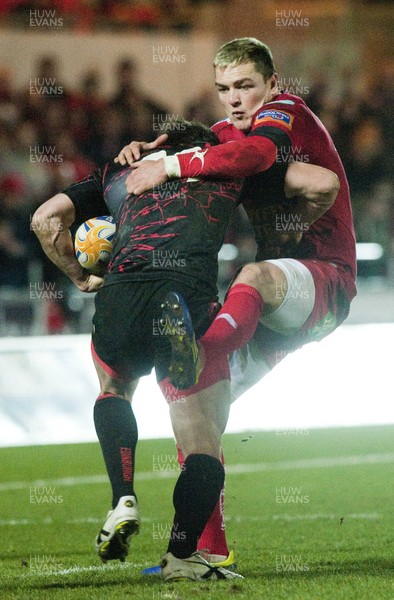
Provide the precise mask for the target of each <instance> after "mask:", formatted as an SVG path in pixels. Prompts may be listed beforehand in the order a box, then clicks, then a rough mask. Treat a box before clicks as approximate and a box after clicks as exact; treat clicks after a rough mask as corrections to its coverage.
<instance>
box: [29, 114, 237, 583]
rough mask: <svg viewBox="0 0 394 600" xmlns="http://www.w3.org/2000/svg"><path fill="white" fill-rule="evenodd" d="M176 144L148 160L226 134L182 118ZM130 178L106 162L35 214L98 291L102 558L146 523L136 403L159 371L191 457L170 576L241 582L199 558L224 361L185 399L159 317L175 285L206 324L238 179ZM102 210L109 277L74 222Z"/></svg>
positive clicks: (75, 276)
mask: <svg viewBox="0 0 394 600" xmlns="http://www.w3.org/2000/svg"><path fill="white" fill-rule="evenodd" d="M168 143H170V144H171V147H166V148H163V149H162V150H160V151H159V152H158V153H157V152H156V153H155V155H153V154H150V155H149V158H150V159H154V158H156V157H160V158H161V157H162V156H163V155H166V154H171V153H172V154H173V153H175V152H176V151H182V150H183V149H185V148H189V149H190V148H192V147H196V151H200V150H201V149H202V148H204V147H205V146H206V145H207V144H208V145H209V144H215V143H217V139H216V136H215V135H214V134H213V133H212V132H211V131H210V130H209V129H208V128H205V127H204V126H200V125H198V124H188V123H187V122H179V123H178V124H173V131H172V132H170V139H169V141H168ZM128 173H129V168H128V167H127V168H124V167H122V166H120V165H113V164H107V165H105V166H104V168H101V169H97V170H96V171H94V172H93V173H92V174H91V175H90V176H89V177H87V178H86V179H84V180H83V181H80V182H79V183H76V184H73V185H71V186H69V187H68V188H66V189H65V190H64V191H63V192H62V193H59V194H57V195H56V196H54V197H53V198H51V199H50V200H48V201H47V202H46V203H44V204H43V205H42V206H41V207H40V208H39V209H38V210H37V211H36V213H35V215H34V218H33V222H34V224H35V231H36V233H37V235H38V237H39V240H40V242H41V245H42V247H43V249H44V251H45V252H46V254H47V255H48V257H49V258H50V259H51V260H52V261H53V262H54V263H55V264H56V265H57V266H58V267H59V268H60V269H61V270H62V271H63V272H64V273H65V274H66V275H68V276H69V278H70V279H71V280H72V281H73V282H74V283H75V285H76V286H77V287H78V288H79V289H80V290H82V291H86V292H92V291H97V290H99V291H98V293H97V295H96V298H95V304H96V312H95V315H94V317H93V334H92V354H93V360H94V364H95V367H96V370H97V373H98V377H99V381H100V395H99V396H98V398H97V400H96V403H95V408H94V422H95V427H96V432H97V435H98V438H99V441H100V445H101V448H102V452H103V456H104V460H105V464H106V467H107V471H108V475H109V479H110V482H111V486H112V494H113V499H112V509H111V510H110V511H109V513H108V515H107V518H106V521H105V523H104V526H103V528H102V530H101V531H100V533H99V535H98V536H97V540H96V545H97V551H98V554H99V556H100V558H101V559H102V560H104V561H107V560H111V559H120V560H124V559H125V556H126V555H127V553H128V545H129V538H130V536H131V535H132V534H134V533H137V532H138V530H139V525H140V518H139V513H138V506H137V500H136V495H135V491H134V485H133V480H134V458H135V449H136V444H137V439H138V430H137V423H136V419H135V417H134V414H133V410H132V407H131V400H132V396H133V392H134V391H135V389H136V387H137V384H138V381H139V378H140V377H142V376H144V375H147V374H149V373H150V372H151V370H152V369H153V367H154V368H155V370H156V377H157V380H158V382H159V384H160V387H161V389H162V391H163V394H164V396H166V398H167V400H168V402H169V403H170V405H171V414H172V412H173V411H175V412H176V414H177V428H176V429H175V436H176V438H177V441H178V444H179V445H180V447H181V449H182V452H183V454H184V456H185V458H186V460H185V465H184V468H183V470H182V472H181V474H180V476H179V479H178V481H177V483H176V486H175V490H174V507H175V516H174V523H173V530H172V534H171V537H170V542H169V546H168V551H167V554H166V555H165V557H164V559H163V563H162V565H163V566H162V573H163V577H164V579H165V580H171V579H175V578H179V577H184V578H189V579H194V580H199V579H207V578H212V579H224V578H234V577H237V575H236V574H235V573H231V572H229V571H227V570H226V569H223V568H219V567H215V566H212V565H210V564H209V563H208V562H207V561H205V560H204V559H203V558H202V557H201V555H200V554H198V553H196V549H197V540H198V538H199V537H200V535H201V533H202V531H203V529H204V526H205V524H206V522H207V521H208V519H209V517H210V515H211V513H212V511H213V509H214V507H215V505H216V504H217V502H218V499H219V494H220V491H221V489H222V486H223V482H224V468H223V466H222V463H221V460H220V448H221V435H222V433H223V432H224V429H225V426H226V422H227V417H228V412H229V405H230V393H229V369H228V363H227V359H226V358H224V359H223V358H221V359H219V360H216V359H215V357H213V356H212V357H209V366H208V365H207V368H205V369H204V372H203V373H202V375H201V377H200V381H199V384H198V389H195V390H194V393H193V394H191V395H189V396H187V397H186V396H184V397H182V395H181V394H178V395H176V396H173V395H171V394H170V393H169V392H168V390H172V387H171V386H169V385H167V375H168V365H169V361H170V354H171V345H170V343H169V341H168V337H169V335H170V334H171V333H174V331H175V332H177V327H176V323H174V324H173V325H174V329H173V330H171V331H170V329H171V327H170V328H169V330H168V331H165V330H163V327H162V326H161V324H160V321H159V317H160V314H161V309H160V307H161V304H162V303H163V301H164V300H165V298H166V297H168V295H169V294H170V297H171V292H172V290H176V291H177V292H178V293H180V294H181V295H182V296H183V298H185V300H186V301H187V303H188V306H189V309H190V314H191V318H192V320H193V325H194V327H195V330H196V334H197V336H201V335H202V334H203V333H204V332H205V331H206V330H207V329H208V327H209V324H210V322H211V319H212V317H213V316H214V315H213V314H211V312H212V308H213V307H215V303H216V301H217V288H216V280H217V255H218V252H219V249H220V246H221V244H222V242H223V238H224V234H225V230H226V226H227V223H228V220H229V217H230V215H231V212H232V210H233V207H234V206H235V204H236V202H237V200H238V195H239V192H240V187H241V182H240V181H235V180H228V181H224V180H221V181H209V182H208V181H203V180H200V181H199V180H196V179H193V180H187V179H183V180H179V181H178V182H176V183H175V185H174V182H170V183H169V184H165V185H164V186H159V187H157V188H156V189H154V190H151V191H149V192H147V193H145V194H142V195H141V196H133V195H131V194H128V193H127V191H126V187H125V180H126V177H127V175H128ZM104 214H111V215H112V216H113V217H114V219H115V221H116V224H117V234H116V237H115V240H114V248H113V254H112V259H111V262H110V264H109V266H108V269H107V272H106V274H105V276H104V278H100V277H98V276H95V275H91V274H89V273H87V272H86V271H84V270H83V269H82V267H81V266H80V265H79V263H78V261H77V260H76V258H75V254H74V250H73V244H72V238H71V235H70V232H69V228H70V227H71V226H72V225H78V224H80V223H82V222H84V221H85V220H87V219H88V218H92V217H95V216H99V215H104ZM44 224H46V225H48V226H46V227H44V226H43V225H44ZM178 333H179V331H178ZM167 334H169V335H167Z"/></svg>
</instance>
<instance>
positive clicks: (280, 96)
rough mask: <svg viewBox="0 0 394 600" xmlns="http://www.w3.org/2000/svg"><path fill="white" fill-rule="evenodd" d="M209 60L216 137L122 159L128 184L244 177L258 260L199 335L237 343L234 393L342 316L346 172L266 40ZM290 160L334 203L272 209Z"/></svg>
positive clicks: (233, 45) (349, 271)
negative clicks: (154, 158)
mask: <svg viewBox="0 0 394 600" xmlns="http://www.w3.org/2000/svg"><path fill="white" fill-rule="evenodd" d="M214 68H215V84H216V87H217V90H218V93H219V99H220V101H221V102H222V104H223V106H224V108H225V111H226V114H227V119H225V120H223V121H221V122H219V123H217V124H216V125H215V126H214V127H213V130H214V131H215V132H216V133H217V135H218V136H219V139H220V140H221V141H222V142H223V144H222V145H221V146H217V147H215V148H210V149H208V150H204V151H203V152H194V153H192V154H185V155H183V156H180V157H176V158H175V159H174V158H173V157H169V159H166V160H165V161H161V162H159V163H157V164H155V165H153V164H149V163H146V164H145V165H142V164H141V163H139V162H137V163H133V160H134V158H136V159H138V154H139V146H138V144H135V145H134V146H133V144H131V145H130V146H129V147H126V148H124V149H123V151H122V152H121V153H120V155H119V159H120V161H121V162H125V161H126V160H127V161H128V162H129V163H132V164H131V166H132V168H133V173H132V174H131V175H130V176H129V178H128V182H127V185H128V190H129V191H134V192H141V191H143V190H144V189H146V188H149V187H151V186H152V185H154V184H157V183H159V182H162V181H166V180H167V178H168V177H178V176H182V177H183V176H199V175H201V176H204V177H217V176H220V175H223V174H226V175H227V176H228V175H231V176H234V177H235V176H237V177H247V183H246V186H245V189H244V193H243V204H244V206H245V209H246V211H247V213H248V215H249V217H250V219H251V222H252V225H253V228H254V231H255V235H256V241H257V244H258V252H257V257H256V262H255V263H251V264H248V265H246V266H245V267H244V268H243V269H242V270H241V271H240V273H239V274H238V275H237V277H236V278H235V280H234V282H233V284H232V286H231V288H230V291H229V292H228V294H227V298H226V301H225V302H224V305H223V308H222V310H221V311H220V312H219V314H218V315H217V317H216V319H215V321H214V322H213V324H212V325H211V327H210V328H209V330H208V332H207V333H206V334H205V335H204V336H203V338H202V339H201V340H200V342H201V346H200V348H201V347H202V354H203V353H204V350H208V349H209V350H210V351H212V349H214V348H215V349H216V351H217V352H227V353H229V354H230V353H231V352H233V351H235V350H237V349H239V348H240V347H242V346H243V347H244V348H243V351H242V353H243V357H241V358H239V356H237V354H235V356H234V361H233V362H234V364H235V368H234V369H232V387H233V395H234V396H235V397H236V396H238V395H239V394H240V393H242V392H243V391H245V390H246V389H248V387H251V386H252V385H253V384H254V383H256V381H258V380H259V379H260V378H261V377H263V376H264V375H265V374H266V373H267V371H268V370H269V369H270V368H272V367H273V366H275V364H277V363H278V362H279V360H281V358H283V357H284V356H285V355H286V354H287V353H289V352H291V351H293V350H295V349H296V348H298V347H300V346H302V345H303V344H305V343H307V342H311V341H314V340H320V339H322V338H323V337H324V336H326V335H328V334H329V333H331V332H332V331H334V329H335V328H336V327H338V325H340V323H342V322H343V320H344V319H345V318H346V316H347V315H348V312H349V306H350V302H351V300H352V299H353V297H354V296H355V294H356V286H355V277H356V258H355V236H354V229H353V223H352V212H351V205H350V197H349V188H348V184H347V180H346V175H345V172H344V169H343V165H342V162H341V160H340V157H339V156H338V153H337V151H336V149H335V146H334V144H333V142H332V140H331V137H330V135H329V134H328V132H327V130H326V129H325V127H324V125H323V124H322V123H321V122H320V121H319V119H318V118H317V117H316V115H314V114H313V113H312V111H311V110H310V109H309V108H308V107H307V106H306V104H305V102H304V101H303V100H302V99H301V98H299V97H297V96H294V95H292V94H288V93H286V92H283V91H281V90H280V89H279V86H278V77H277V74H276V71H275V68H274V64H273V59H272V54H271V51H270V50H269V48H268V47H267V46H266V45H265V44H263V43H262V42H260V41H258V40H256V39H254V38H241V39H237V40H233V41H232V42H229V43H227V44H224V45H223V46H222V47H221V48H220V49H219V51H218V52H217V55H216V57H215V60H214ZM225 142H231V143H225ZM291 159H293V160H295V161H297V160H299V161H303V162H308V163H311V164H314V165H320V166H322V167H326V168H327V169H330V170H331V171H332V172H334V173H335V174H336V176H337V178H338V183H339V191H338V195H337V197H336V199H335V202H332V196H330V195H329V194H327V203H325V202H324V201H321V199H322V197H323V200H324V194H323V196H320V201H319V202H317V201H316V197H315V196H314V195H313V194H312V195H309V197H308V196H305V197H303V198H302V197H301V196H302V194H301V193H300V197H299V200H298V202H295V203H294V204H290V205H286V206H284V205H283V204H281V203H279V204H278V206H277V208H275V206H274V204H275V198H277V197H278V194H281V193H282V190H283V186H282V187H281V186H280V185H278V182H279V183H280V182H281V181H283V170H282V172H281V168H280V167H281V163H284V162H288V161H289V160H291ZM305 166H307V165H305ZM300 168H301V169H302V167H300ZM300 177H301V178H302V170H301V172H300ZM303 189H304V188H303V186H302V185H300V190H301V191H302V190H303ZM273 199H274V202H273ZM289 223H290V224H292V225H293V228H291V227H290V226H289ZM297 225H298V227H296V226H297ZM289 242H292V243H289ZM261 303H262V304H261ZM261 306H263V308H261ZM247 342H249V344H248V346H245V344H246V343H247ZM185 364H190V361H186V363H185ZM196 369H198V363H196ZM173 381H174V383H176V378H174V379H173ZM217 535H218V537H220V535H221V534H220V531H219V529H218V528H217Z"/></svg>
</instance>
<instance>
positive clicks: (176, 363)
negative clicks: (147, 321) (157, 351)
mask: <svg viewBox="0 0 394 600" xmlns="http://www.w3.org/2000/svg"><path fill="white" fill-rule="evenodd" d="M161 308H162V311H163V313H162V319H161V324H162V325H163V326H164V327H165V331H166V333H167V334H168V335H169V338H170V342H171V349H172V353H171V361H170V366H169V370H168V371H169V374H168V378H169V380H170V383H172V385H174V386H175V387H177V388H178V389H180V390H186V389H188V388H190V387H192V386H193V385H196V383H198V378H199V376H200V373H201V370H202V367H201V360H200V351H199V348H198V345H197V342H196V338H195V335H194V330H193V324H192V320H191V316H190V313H189V309H188V308H187V305H186V302H185V300H184V299H183V297H182V296H181V294H178V293H177V292H169V293H168V294H167V296H166V299H165V301H164V303H163V304H162V305H161Z"/></svg>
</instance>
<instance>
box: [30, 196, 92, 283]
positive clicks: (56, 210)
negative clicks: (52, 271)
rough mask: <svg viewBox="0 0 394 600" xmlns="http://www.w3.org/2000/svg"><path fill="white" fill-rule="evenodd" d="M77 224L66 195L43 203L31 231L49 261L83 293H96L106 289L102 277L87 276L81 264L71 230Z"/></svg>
mask: <svg viewBox="0 0 394 600" xmlns="http://www.w3.org/2000/svg"><path fill="white" fill-rule="evenodd" d="M74 220H75V207H74V204H73V203H72V202H71V200H70V198H69V197H68V196H67V195H66V194H63V193H60V194H56V196H53V197H52V198H50V199H49V200H47V202H44V204H42V205H41V206H40V207H39V208H38V209H37V210H36V212H35V213H34V215H33V219H32V228H33V230H34V232H35V234H36V236H37V237H38V239H39V242H40V244H41V246H42V249H43V250H44V252H45V254H46V255H47V256H48V258H49V259H50V260H51V261H52V262H53V263H54V264H55V265H56V266H57V267H58V268H59V269H60V270H61V271H63V273H64V274H65V275H67V277H68V278H69V279H71V281H72V282H73V283H74V284H75V285H76V286H77V288H78V289H79V290H81V291H82V292H96V291H97V290H98V289H99V288H101V287H102V285H103V279H102V277H98V276H96V275H92V274H91V273H88V272H87V271H86V270H85V269H83V268H82V267H81V265H80V264H79V262H78V260H77V258H76V256H75V252H74V245H73V242H72V237H71V233H70V227H71V225H72V224H73V223H74Z"/></svg>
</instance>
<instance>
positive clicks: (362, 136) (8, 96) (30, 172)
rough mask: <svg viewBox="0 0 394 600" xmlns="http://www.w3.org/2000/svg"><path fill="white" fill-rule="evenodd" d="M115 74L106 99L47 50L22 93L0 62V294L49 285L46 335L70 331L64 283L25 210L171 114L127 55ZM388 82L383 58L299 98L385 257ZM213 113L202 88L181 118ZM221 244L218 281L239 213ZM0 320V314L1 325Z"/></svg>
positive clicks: (389, 229) (391, 228) (360, 232)
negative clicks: (373, 68) (368, 73)
mask: <svg viewBox="0 0 394 600" xmlns="http://www.w3.org/2000/svg"><path fill="white" fill-rule="evenodd" d="M36 72H37V71H36ZM115 78H116V81H115V85H114V93H113V95H112V97H110V98H104V96H103V94H102V92H101V81H100V76H99V73H98V72H96V71H89V72H87V73H85V75H84V76H83V78H82V79H81V82H80V86H79V88H78V89H73V90H70V89H68V88H67V86H64V85H63V84H62V74H61V73H59V72H58V67H57V63H56V59H55V58H53V57H49V56H46V57H43V58H42V59H41V60H40V64H39V66H38V76H37V78H36V80H35V82H34V85H33V88H32V86H31V85H30V88H29V89H25V90H22V91H16V90H15V89H14V88H13V85H12V77H11V74H10V73H9V72H8V71H7V70H5V69H3V70H1V69H0V264H1V269H0V298H1V294H2V292H5V291H6V292H9V291H10V290H11V291H12V290H14V291H15V290H20V291H22V290H24V291H26V289H27V290H29V288H30V289H31V286H32V282H33V283H34V285H35V286H37V285H38V283H39V282H44V285H45V282H48V285H49V284H51V285H52V284H53V285H55V288H56V289H57V290H58V291H61V292H62V293H58V294H57V296H56V294H55V295H54V294H52V296H53V297H52V298H50V299H51V300H52V302H51V303H50V310H48V319H49V321H48V324H47V325H48V327H47V329H48V330H49V331H52V332H58V331H65V330H67V327H68V328H70V327H71V330H72V328H73V326H72V312H73V311H72V302H71V303H70V302H69V301H68V294H69V293H70V294H72V290H70V285H69V282H67V281H65V280H64V279H63V277H62V275H61V273H60V272H59V271H58V270H57V269H56V268H55V267H53V266H52V264H51V263H50V262H49V261H48V260H46V259H44V257H43V253H42V251H41V249H40V247H39V245H38V243H37V241H36V237H35V235H34V234H33V232H32V231H31V227H30V223H31V216H32V214H33V213H34V211H35V209H36V207H37V206H38V205H39V204H40V203H42V202H43V201H45V200H46V199H48V198H49V197H51V196H52V195H53V194H54V193H56V192H58V191H59V190H61V189H63V188H64V187H66V186H67V185H69V184H70V183H72V182H74V181H76V180H79V179H81V178H83V177H84V176H86V175H87V174H88V173H89V172H90V171H91V170H92V169H93V168H94V167H95V165H96V164H99V163H103V162H106V161H108V160H112V159H113V158H114V157H115V156H116V155H117V153H118V151H119V149H121V148H122V147H123V146H124V145H125V144H126V143H128V142H130V141H131V140H132V139H137V140H138V139H145V140H151V139H153V138H154V137H156V135H155V132H153V131H152V129H153V128H152V123H157V122H160V119H161V118H162V119H163V120H165V119H166V115H167V118H168V115H171V110H170V109H169V107H166V106H162V105H161V104H160V103H159V102H157V101H156V100H155V98H154V96H153V95H152V96H147V95H146V94H145V93H143V92H142V91H141V89H140V85H139V83H138V78H137V67H136V63H135V62H134V60H133V59H131V58H125V59H122V60H121V61H119V63H118V64H117V67H116V69H115ZM393 81H394V78H393V68H392V66H390V65H389V64H382V66H381V71H380V72H379V73H375V74H374V75H373V76H372V77H370V78H368V77H364V78H362V77H358V79H357V81H356V80H354V79H353V77H352V74H349V73H346V72H344V73H343V74H342V77H341V79H340V90H339V92H338V81H337V82H336V89H335V94H334V93H333V91H332V89H331V87H330V82H329V81H328V80H325V79H323V78H322V77H316V79H315V83H314V87H311V89H310V90H308V94H307V95H306V96H305V98H304V99H305V100H306V102H307V104H308V105H309V106H310V107H311V108H312V110H314V111H315V112H316V114H317V115H319V116H320V118H321V119H322V121H323V122H324V123H325V124H326V126H327V127H328V129H329V131H330V133H331V135H332V136H333V139H334V141H335V143H336V146H337V148H338V150H339V153H340V155H341V157H342V159H343V162H344V164H345V168H346V171H347V174H348V178H349V183H350V187H351V192H352V202H353V208H354V216H355V224H356V232H357V237H358V241H364V242H377V243H379V244H381V246H382V247H383V249H384V251H385V253H386V255H387V256H388V257H390V256H391V257H392V256H393V255H394V245H393V240H394V182H393V173H392V169H391V164H390V161H392V158H391V157H392V152H393V146H394V131H393V128H394V115H393V110H394V102H393V99H394V89H393V88H394V83H393ZM48 82H56V85H53V86H51V85H49V84H48ZM290 91H291V90H290ZM152 94H153V92H152ZM216 110H217V109H216V107H215V103H214V96H212V92H211V91H206V92H204V93H203V95H202V96H201V97H199V98H197V97H196V98H195V100H194V101H193V103H192V104H191V105H189V106H185V107H184V116H185V117H186V118H189V119H190V118H195V119H198V120H200V121H202V122H205V123H206V124H207V125H211V124H212V123H213V122H214V121H215V120H216V118H217V112H216ZM227 241H228V242H231V243H233V244H235V245H236V246H238V248H239V255H238V259H237V260H236V261H235V262H232V263H231V265H232V266H231V269H227V270H226V269H225V270H224V279H225V278H226V277H230V276H231V274H232V270H233V269H234V267H236V266H237V263H240V262H243V261H245V260H252V259H253V251H254V246H253V241H252V238H251V235H250V229H249V227H248V224H247V222H246V220H243V219H242V218H240V217H239V216H237V219H236V221H234V223H233V225H232V227H231V228H230V230H229V234H228V240H227ZM45 290H49V288H45V289H44V291H45ZM41 291H43V290H41ZM63 292H64V293H63ZM48 296H50V294H49V293H48ZM11 297H12V296H11ZM35 297H37V295H36V296H35ZM0 304H1V300H0ZM74 304H75V298H74ZM70 306H71V308H70ZM31 313H32V311H31V306H30V305H29V303H27V308H26V311H25V312H23V311H22V317H21V319H22V321H23V322H25V321H26V320H29V319H30V318H32V314H31ZM2 318H3V320H4V315H3V317H2V314H1V311H0V325H1V320H2ZM7 318H8V317H7ZM70 323H71V325H70ZM75 329H78V325H75Z"/></svg>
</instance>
